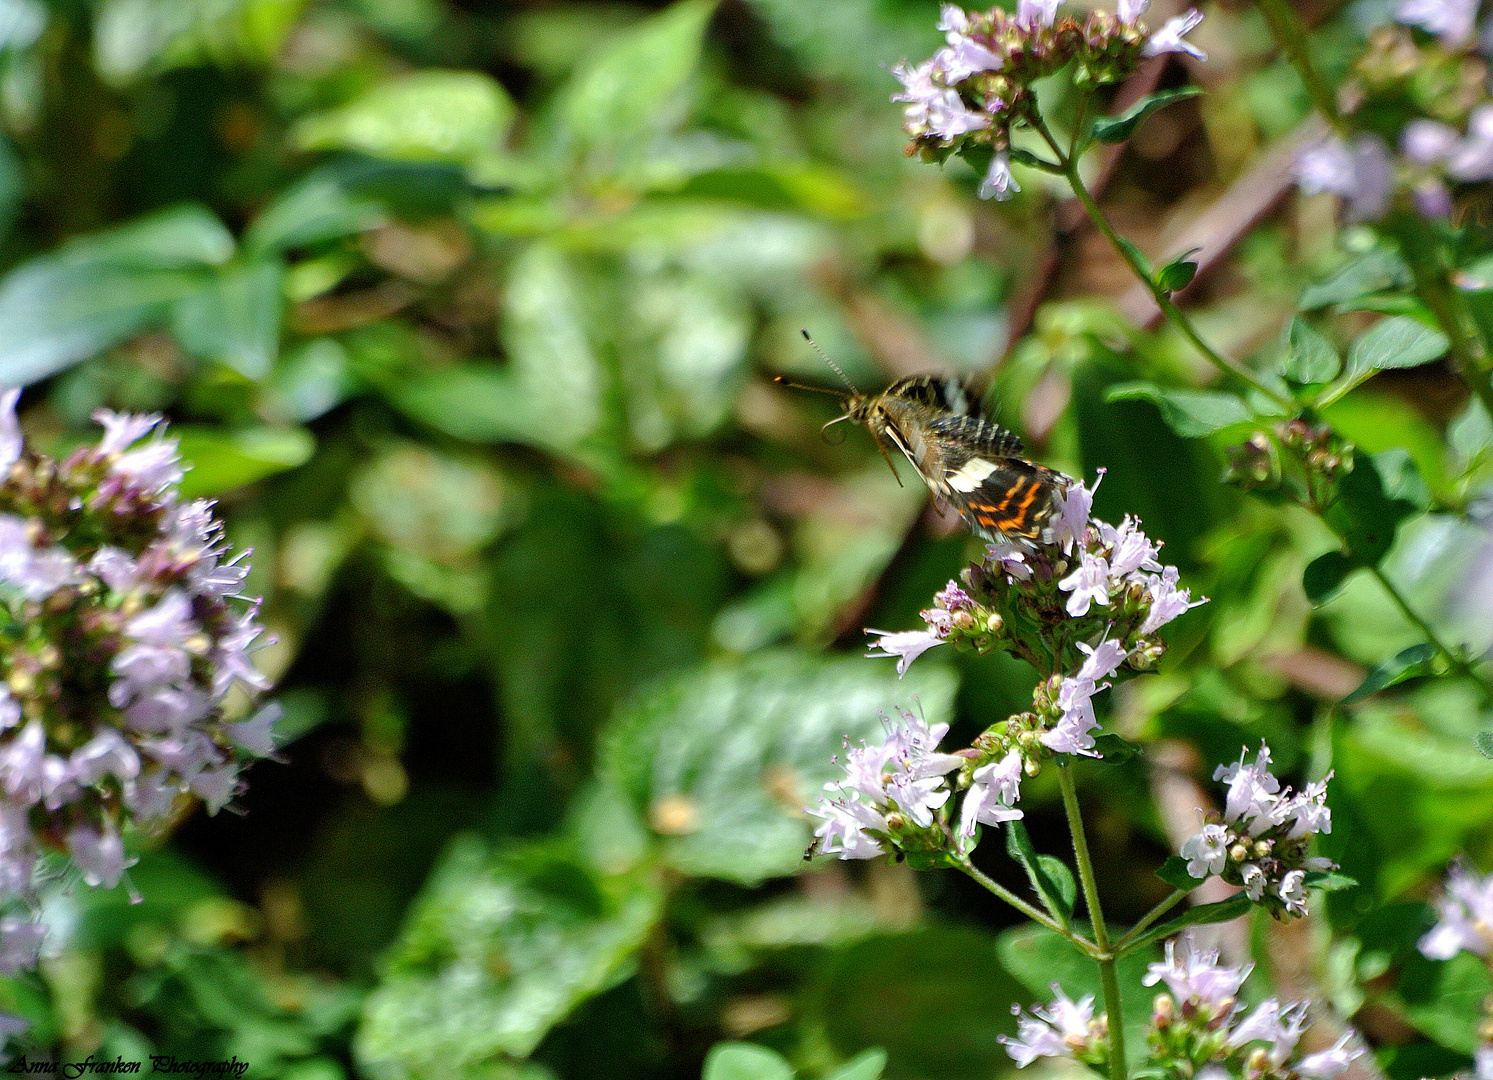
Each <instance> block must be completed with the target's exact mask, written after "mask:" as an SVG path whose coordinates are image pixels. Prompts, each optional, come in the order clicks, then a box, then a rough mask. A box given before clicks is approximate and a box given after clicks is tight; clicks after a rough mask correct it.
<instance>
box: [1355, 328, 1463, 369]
mask: <svg viewBox="0 0 1493 1080" xmlns="http://www.w3.org/2000/svg"><path fill="white" fill-rule="evenodd" d="M1449 344H1450V342H1448V341H1447V339H1446V335H1445V334H1442V333H1440V332H1438V331H1436V330H1432V329H1431V328H1430V327H1429V326H1426V325H1425V324H1424V323H1422V322H1420V321H1419V320H1418V319H1412V318H1411V317H1410V316H1408V315H1392V316H1390V317H1389V318H1387V319H1380V320H1379V321H1378V322H1376V323H1375V324H1374V325H1373V326H1372V327H1370V328H1369V330H1368V332H1367V333H1365V334H1364V335H1363V336H1362V337H1360V338H1359V339H1358V340H1357V341H1355V342H1354V343H1353V345H1352V346H1351V347H1350V348H1349V350H1348V374H1349V375H1350V376H1357V375H1361V374H1364V373H1365V372H1368V371H1374V370H1381V371H1382V370H1385V369H1388V368H1411V367H1419V366H1420V365H1421V364H1429V363H1430V362H1431V361H1432V360H1436V359H1439V358H1440V357H1442V356H1444V355H1446V350H1447V346H1448V345H1449Z"/></svg>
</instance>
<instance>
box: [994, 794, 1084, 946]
mask: <svg viewBox="0 0 1493 1080" xmlns="http://www.w3.org/2000/svg"><path fill="white" fill-rule="evenodd" d="M1005 828H1006V851H1007V852H1008V853H1009V854H1010V856H1011V858H1013V859H1015V860H1016V861H1017V862H1018V863H1020V864H1021V868H1022V869H1023V870H1025V871H1026V877H1027V880H1028V881H1030V882H1031V883H1032V890H1033V891H1034V892H1035V893H1036V894H1037V895H1038V896H1039V897H1041V898H1042V903H1043V906H1045V907H1046V908H1047V911H1048V913H1049V914H1051V915H1052V916H1053V917H1054V918H1055V919H1057V920H1058V922H1060V923H1062V924H1063V925H1064V926H1067V925H1068V924H1069V920H1070V919H1071V918H1072V917H1073V902H1074V900H1075V899H1076V898H1077V896H1078V888H1077V886H1076V885H1074V883H1073V874H1072V873H1071V872H1070V871H1069V870H1068V867H1067V866H1066V865H1065V864H1064V863H1063V861H1062V860H1061V859H1055V858H1053V857H1052V856H1050V855H1039V854H1037V849H1036V848H1035V847H1033V846H1032V838H1031V836H1030V835H1029V834H1028V833H1027V831H1026V826H1025V825H1024V824H1022V822H1021V819H1020V818H1017V819H1016V820H1014V821H1008V822H1006V824H1005Z"/></svg>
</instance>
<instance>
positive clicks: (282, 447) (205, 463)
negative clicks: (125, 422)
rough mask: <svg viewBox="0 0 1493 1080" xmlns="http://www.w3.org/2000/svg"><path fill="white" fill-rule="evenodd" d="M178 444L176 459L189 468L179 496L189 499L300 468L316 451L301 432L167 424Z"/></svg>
mask: <svg viewBox="0 0 1493 1080" xmlns="http://www.w3.org/2000/svg"><path fill="white" fill-rule="evenodd" d="M171 434H172V435H173V436H174V437H175V438H176V439H178V440H179V441H180V443H181V456H182V460H183V461H184V462H186V464H187V465H188V466H189V468H188V469H187V474H186V476H185V477H183V478H182V482H181V493H182V495H183V496H184V497H186V498H189V499H196V498H200V497H202V496H204V495H221V494H222V493H223V492H225V491H232V490H233V489H234V488H239V487H243V486H244V485H245V484H252V483H253V482H254V481H256V480H262V479H264V478H265V477H266V476H273V475H275V474H276V473H281V472H285V471H286V470H287V469H294V468H296V467H297V466H299V465H304V464H305V463H306V462H307V461H309V460H310V459H311V455H312V453H313V452H314V451H315V450H316V440H315V439H314V438H312V436H311V433H310V432H309V431H307V430H306V429H305V428H268V427H261V428H245V429H242V430H239V431H224V430H222V429H219V428H210V427H190V426H186V425H173V426H172V428H171Z"/></svg>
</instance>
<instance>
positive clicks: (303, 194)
mask: <svg viewBox="0 0 1493 1080" xmlns="http://www.w3.org/2000/svg"><path fill="white" fill-rule="evenodd" d="M383 220H384V213H383V210H382V209H380V208H379V207H378V205H377V204H375V203H374V202H372V201H370V200H367V199H358V198H354V197H353V196H352V195H349V194H348V192H347V189H346V188H345V187H344V186H343V185H342V184H341V183H340V182H339V181H338V180H337V179H336V178H335V177H334V176H333V175H332V174H331V173H330V172H327V171H321V172H315V173H312V174H311V175H310V176H307V177H306V178H305V179H303V180H301V181H300V182H299V183H297V184H295V185H293V186H291V187H290V188H287V189H286V190H285V191H282V192H281V193H280V194H279V195H278V196H277V197H276V198H275V200H274V201H273V202H271V203H270V204H269V205H268V206H266V207H265V208H264V209H263V210H261V211H260V212H259V216H258V217H256V218H255V219H254V221H253V223H252V224H251V225H250V226H249V228H248V229H247V230H246V231H245V232H244V248H245V250H246V251H249V252H261V253H262V252H271V251H289V250H292V249H295V248H303V247H309V246H310V245H312V244H319V243H322V242H324V241H326V240H336V239H339V238H340V237H344V236H351V235H353V234H355V233H360V232H363V231H364V230H367V229H372V228H374V227H376V226H378V225H380V224H382V223H383Z"/></svg>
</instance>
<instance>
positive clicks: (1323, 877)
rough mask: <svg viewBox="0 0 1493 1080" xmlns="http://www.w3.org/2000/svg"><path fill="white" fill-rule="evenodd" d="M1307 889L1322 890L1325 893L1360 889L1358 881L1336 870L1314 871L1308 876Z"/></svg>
mask: <svg viewBox="0 0 1493 1080" xmlns="http://www.w3.org/2000/svg"><path fill="white" fill-rule="evenodd" d="M1306 887H1307V888H1308V889H1321V890H1322V891H1323V892H1342V891H1343V890H1344V889H1356V888H1358V880H1357V879H1356V878H1351V877H1349V876H1348V875H1347V874H1339V873H1337V872H1336V871H1335V870H1312V871H1310V872H1308V873H1307V875H1306Z"/></svg>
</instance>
